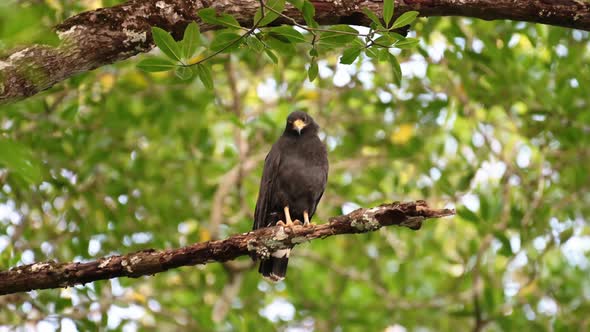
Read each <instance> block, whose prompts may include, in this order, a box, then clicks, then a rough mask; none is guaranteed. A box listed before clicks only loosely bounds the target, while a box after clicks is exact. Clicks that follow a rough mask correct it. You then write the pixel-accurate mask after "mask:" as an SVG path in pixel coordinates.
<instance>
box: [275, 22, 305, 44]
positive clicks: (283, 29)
mask: <svg viewBox="0 0 590 332" xmlns="http://www.w3.org/2000/svg"><path fill="white" fill-rule="evenodd" d="M268 31H269V34H271V35H272V36H273V37H275V38H284V39H285V41H288V42H292V43H302V42H305V41H306V40H305V36H303V35H302V34H301V33H300V32H299V31H297V30H295V29H294V28H293V27H291V26H288V25H282V26H280V27H275V28H270V29H269V30H268Z"/></svg>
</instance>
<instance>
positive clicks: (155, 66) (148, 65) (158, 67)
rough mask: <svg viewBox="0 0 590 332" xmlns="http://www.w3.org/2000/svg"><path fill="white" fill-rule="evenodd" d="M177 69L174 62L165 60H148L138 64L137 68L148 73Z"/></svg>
mask: <svg viewBox="0 0 590 332" xmlns="http://www.w3.org/2000/svg"><path fill="white" fill-rule="evenodd" d="M175 67H176V64H175V63H174V62H172V61H170V60H168V59H164V58H147V59H143V60H141V61H140V62H139V63H138V64H137V68H139V69H141V70H143V71H147V72H158V71H167V70H172V69H174V68H175Z"/></svg>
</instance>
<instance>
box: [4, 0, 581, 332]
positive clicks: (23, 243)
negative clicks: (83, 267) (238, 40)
mask: <svg viewBox="0 0 590 332" xmlns="http://www.w3.org/2000/svg"><path fill="white" fill-rule="evenodd" d="M117 2H119V1H113V0H110V1H107V0H105V1H100V0H95V1H72V0H21V1H7V2H3V3H2V4H0V54H1V53H4V54H6V53H7V52H8V51H9V50H10V49H12V48H14V47H18V46H21V45H26V44H30V43H49V44H52V43H56V41H57V38H56V36H55V35H54V34H53V33H51V32H50V31H51V30H50V28H51V27H52V26H54V25H55V24H57V23H59V22H61V21H62V20H63V19H65V18H67V17H69V16H71V15H74V14H76V13H79V12H81V11H84V10H88V9H94V8H97V7H102V6H109V5H113V4H115V3H117ZM411 36H414V37H417V38H419V39H420V40H421V42H420V46H419V47H418V49H412V50H407V51H404V52H402V53H399V52H398V51H394V52H395V54H397V55H398V59H399V61H400V63H401V66H402V71H403V82H402V84H401V86H396V85H394V84H392V82H393V78H392V70H391V68H389V65H387V64H384V63H374V62H372V61H370V60H369V59H367V58H362V59H360V60H357V61H356V62H355V63H354V64H353V65H350V66H347V65H340V64H338V60H339V54H337V53H333V54H331V55H329V56H327V57H323V58H322V60H321V61H320V62H319V69H320V71H319V79H318V80H316V81H315V82H313V83H310V82H308V81H307V80H306V65H308V63H309V58H308V52H307V50H305V49H303V48H301V49H299V48H297V49H295V48H294V49H293V50H285V52H284V53H283V54H281V60H280V62H279V64H278V65H274V64H273V63H272V62H271V61H270V60H269V59H268V58H265V57H264V56H260V55H257V54H253V53H252V52H249V51H244V50H237V51H235V52H233V53H232V54H231V55H229V56H228V55H224V56H219V57H216V58H215V59H214V60H213V62H214V65H213V74H214V81H215V88H214V90H207V89H206V88H204V87H203V86H202V84H201V82H200V81H198V79H192V80H191V81H188V82H186V81H181V80H179V79H178V78H176V77H175V76H174V74H173V73H155V74H148V73H145V72H142V71H139V70H138V69H137V68H136V64H137V62H138V61H139V60H141V59H143V58H144V57H145V56H143V55H142V56H138V57H134V58H132V59H130V60H127V61H124V62H121V63H117V64H115V65H111V66H105V67H102V68H99V69H97V70H94V71H92V72H89V73H84V74H81V75H78V76H76V77H75V78H72V79H70V80H68V81H66V82H64V83H61V84H59V85H57V86H56V87H54V88H53V89H51V90H50V91H48V92H44V93H41V94H39V95H38V96H35V97H33V98H30V99H28V100H26V101H22V102H18V103H14V104H11V105H3V106H1V107H0V139H1V141H0V142H1V144H0V269H2V270H6V269H8V268H10V267H12V266H15V265H20V264H29V263H33V262H36V261H43V260H48V259H55V260H59V261H72V260H75V261H86V260H92V259H94V258H98V257H102V256H105V255H111V254H119V253H127V252H131V251H135V250H140V249H144V248H156V249H162V248H173V247H179V246H183V245H187V244H190V243H193V242H197V241H206V240H210V239H217V238H224V237H226V236H229V235H231V234H234V233H238V232H245V231H248V230H249V229H250V228H251V225H252V218H253V211H254V205H255V202H256V195H257V190H258V185H259V178H260V175H261V171H262V164H263V162H262V161H263V159H264V156H265V154H266V152H267V151H268V150H269V149H270V146H271V144H272V142H274V140H276V139H277V137H278V136H279V135H280V134H281V132H282V130H283V128H284V121H285V118H286V116H287V114H289V113H290V112H291V111H293V110H296V109H303V110H306V111H307V112H309V113H310V114H311V115H312V116H313V117H314V118H315V119H316V121H317V122H318V123H319V124H320V125H321V127H322V132H321V137H322V139H323V140H324V141H325V142H326V144H327V146H328V148H329V158H330V163H331V169H330V176H329V183H328V188H327V190H326V193H325V194H324V198H323V200H322V202H321V203H320V206H319V208H318V212H317V215H316V217H315V219H316V220H315V221H316V222H325V221H326V220H327V218H329V217H330V216H334V215H339V214H342V213H347V212H349V211H351V210H352V209H355V208H357V207H372V206H375V205H378V204H380V203H384V202H390V201H396V200H416V199H425V200H427V201H428V203H429V204H430V205H431V206H433V207H441V208H442V207H456V208H457V212H458V214H457V216H456V217H453V218H446V219H441V220H433V221H429V222H427V223H426V224H425V225H424V227H423V228H422V229H421V230H419V231H416V232H414V231H411V230H408V229H401V228H393V227H390V228H387V229H382V230H380V231H378V232H375V233H371V234H366V235H358V236H338V237H333V238H329V239H326V240H317V241H313V242H312V243H308V244H304V245H301V246H298V247H297V248H296V249H295V251H294V253H293V255H292V258H291V260H290V266H289V271H288V277H287V279H286V280H285V281H284V282H280V283H278V284H271V283H268V282H266V281H264V280H262V279H261V278H260V276H259V275H258V273H256V268H255V267H254V266H253V265H252V263H251V262H250V260H249V259H248V258H247V257H244V258H242V259H239V260H237V261H235V262H231V263H228V264H225V265H222V264H209V265H207V266H198V267H185V268H181V269H176V270H172V271H168V272H165V273H161V274H158V275H155V276H150V277H144V278H139V279H127V278H123V279H114V280H110V281H99V282H94V283H90V284H87V285H84V286H78V287H74V288H68V289H56V290H43V291H33V292H29V293H21V294H15V295H9V296H3V297H0V331H10V330H27V329H29V330H34V329H38V330H39V331H51V330H61V331H74V330H78V331H90V330H101V331H104V330H109V331H110V330H113V331H136V330H141V331H144V330H146V331H149V330H157V331H171V330H174V331H214V330H216V331H272V330H277V331H312V330H315V331H389V332H392V331H396V332H399V331H406V330H407V331H449V330H459V331H465V330H474V331H480V330H481V331H514V330H521V331H587V330H588V329H590V326H589V325H590V316H589V315H588V313H589V312H590V304H589V299H590V278H588V273H589V271H588V270H589V268H590V266H589V261H588V258H589V251H590V234H589V233H590V228H589V226H588V221H587V216H588V212H589V209H590V195H589V192H588V185H589V175H588V174H589V172H588V165H589V164H590V149H589V146H590V135H589V132H590V112H588V108H589V107H590V105H589V101H590V97H589V95H588V86H590V69H589V68H590V67H589V66H588V63H589V61H590V46H589V45H590V44H589V43H588V32H584V31H579V30H571V29H564V28H557V27H549V26H544V25H535V24H528V23H522V22H509V21H493V22H484V21H480V20H472V19H461V18H430V19H419V20H418V22H417V23H416V24H415V26H414V27H413V29H412V32H411ZM205 37H209V38H210V37H211V33H208V34H205ZM158 52H159V51H158V50H155V51H153V53H154V54H158ZM23 159H24V160H27V162H26V163H24V164H23V163H22V160H23Z"/></svg>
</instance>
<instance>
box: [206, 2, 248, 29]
mask: <svg viewBox="0 0 590 332" xmlns="http://www.w3.org/2000/svg"><path fill="white" fill-rule="evenodd" d="M197 15H199V17H200V18H201V19H202V20H203V22H205V23H209V24H215V25H222V26H225V27H228V28H235V29H239V28H240V23H239V22H238V21H237V20H236V19H235V18H234V17H233V16H231V15H229V14H226V13H221V14H217V11H216V10H215V8H210V7H209V8H203V9H201V10H199V11H198V12H197Z"/></svg>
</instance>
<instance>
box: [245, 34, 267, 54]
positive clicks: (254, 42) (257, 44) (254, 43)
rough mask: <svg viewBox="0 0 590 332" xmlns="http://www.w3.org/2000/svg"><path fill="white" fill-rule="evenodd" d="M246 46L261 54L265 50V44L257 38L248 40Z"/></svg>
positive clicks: (252, 37)
mask: <svg viewBox="0 0 590 332" xmlns="http://www.w3.org/2000/svg"><path fill="white" fill-rule="evenodd" d="M246 44H247V45H248V46H249V47H250V48H251V49H253V50H254V51H256V52H258V53H260V52H262V51H263V50H264V44H262V42H261V41H260V40H259V39H258V37H256V36H250V37H248V38H246Z"/></svg>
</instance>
